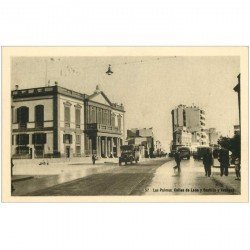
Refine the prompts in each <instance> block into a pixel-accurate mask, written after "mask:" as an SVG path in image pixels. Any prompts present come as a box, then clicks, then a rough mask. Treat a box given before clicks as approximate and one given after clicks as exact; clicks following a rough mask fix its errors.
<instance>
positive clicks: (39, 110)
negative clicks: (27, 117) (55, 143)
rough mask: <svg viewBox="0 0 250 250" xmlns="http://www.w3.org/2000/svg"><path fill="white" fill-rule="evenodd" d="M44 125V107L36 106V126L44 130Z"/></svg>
mask: <svg viewBox="0 0 250 250" xmlns="http://www.w3.org/2000/svg"><path fill="white" fill-rule="evenodd" d="M43 124H44V106H43V105H37V106H35V126H36V128H43Z"/></svg>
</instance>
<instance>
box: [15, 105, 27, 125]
mask: <svg viewBox="0 0 250 250" xmlns="http://www.w3.org/2000/svg"><path fill="white" fill-rule="evenodd" d="M27 122H29V108H28V107H26V106H22V107H20V108H18V109H17V123H19V127H20V128H27Z"/></svg>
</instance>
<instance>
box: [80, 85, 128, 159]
mask: <svg viewBox="0 0 250 250" xmlns="http://www.w3.org/2000/svg"><path fill="white" fill-rule="evenodd" d="M84 109H85V117H86V119H85V154H86V155H90V154H93V153H94V154H97V155H98V156H99V157H110V156H119V155H120V146H121V145H122V144H123V143H124V140H125V138H124V134H125V133H124V130H125V127H124V113H125V111H124V107H123V105H122V104H121V105H118V104H116V103H112V102H111V101H110V100H109V99H108V97H107V96H106V95H105V94H104V92H103V91H101V90H100V89H99V87H98V86H97V88H96V90H95V92H94V93H93V94H92V95H89V96H87V95H85V98H84Z"/></svg>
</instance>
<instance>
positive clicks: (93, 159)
mask: <svg viewBox="0 0 250 250" xmlns="http://www.w3.org/2000/svg"><path fill="white" fill-rule="evenodd" d="M95 161H96V157H95V155H94V154H93V155H92V162H93V165H95Z"/></svg>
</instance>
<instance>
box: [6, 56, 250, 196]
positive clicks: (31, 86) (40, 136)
mask: <svg viewBox="0 0 250 250" xmlns="http://www.w3.org/2000/svg"><path fill="white" fill-rule="evenodd" d="M240 62H241V58H240V56H232V55H229V56H225V55H223V56H207V55H204V56H180V55H169V56H165V55H163V56H159V55H158V54H156V55H155V56H154V55H153V56H145V55H143V54H142V55H141V56H138V55H137V54H136V55H135V56H106V55H105V56H102V55H100V56H96V54H94V55H93V56H80V55H79V56H54V55H53V54H51V56H13V57H11V68H10V75H11V77H10V79H11V87H10V89H11V92H10V93H9V95H11V110H10V114H11V117H10V118H11V138H10V141H11V150H10V151H11V152H10V153H11V155H10V158H9V163H10V165H9V168H10V182H11V183H10V189H11V190H10V193H11V196H12V197H27V196H28V197H48V196H52V197H53V196H97V197H98V196H122V197H123V196H147V197H152V196H173V197H174V196H179V195H184V196H206V195H207V196H209V197H211V196H218V195H219V196H220V195H227V196H239V195H241V191H242V190H241V189H242V187H241V177H242V174H241V152H242V151H241V115H240V114H241V98H240V97H241V92H240V89H241V78H242V72H241V63H240ZM242 168H247V166H246V165H245V166H243V165H242ZM242 173H243V172H242ZM242 178H243V177H242Z"/></svg>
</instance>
